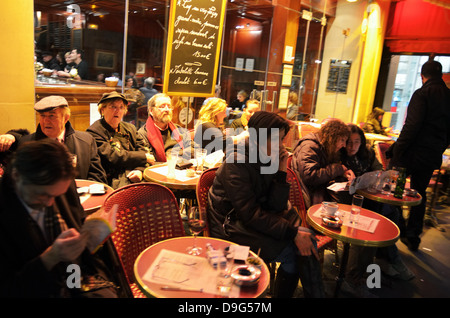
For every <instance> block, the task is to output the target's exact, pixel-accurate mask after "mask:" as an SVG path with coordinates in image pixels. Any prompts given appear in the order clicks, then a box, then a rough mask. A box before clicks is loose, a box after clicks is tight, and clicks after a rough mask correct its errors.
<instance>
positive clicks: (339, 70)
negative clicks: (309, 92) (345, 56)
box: [327, 59, 352, 94]
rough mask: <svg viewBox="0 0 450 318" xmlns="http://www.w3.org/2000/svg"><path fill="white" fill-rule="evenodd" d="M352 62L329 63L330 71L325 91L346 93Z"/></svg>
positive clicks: (332, 61) (337, 61)
mask: <svg viewBox="0 0 450 318" xmlns="http://www.w3.org/2000/svg"><path fill="white" fill-rule="evenodd" d="M351 65H352V62H351V61H349V60H334V59H332V60H331V61H330V70H329V71H328V80H327V91H331V92H337V93H344V94H345V93H347V86H348V78H349V76H350V67H351Z"/></svg>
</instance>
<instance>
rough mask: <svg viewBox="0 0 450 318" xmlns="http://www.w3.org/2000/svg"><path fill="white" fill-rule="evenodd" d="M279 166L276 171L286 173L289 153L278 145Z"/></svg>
mask: <svg viewBox="0 0 450 318" xmlns="http://www.w3.org/2000/svg"><path fill="white" fill-rule="evenodd" d="M279 151H280V166H279V168H278V170H280V171H284V172H286V171H287V161H288V158H289V152H288V151H287V150H286V148H285V147H284V145H283V144H281V143H280V150H279Z"/></svg>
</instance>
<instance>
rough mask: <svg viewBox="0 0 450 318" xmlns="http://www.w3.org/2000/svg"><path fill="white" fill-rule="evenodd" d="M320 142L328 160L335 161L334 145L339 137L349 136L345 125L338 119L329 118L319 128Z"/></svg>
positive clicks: (336, 157) (336, 156)
mask: <svg viewBox="0 0 450 318" xmlns="http://www.w3.org/2000/svg"><path fill="white" fill-rule="evenodd" d="M319 136H320V140H321V141H320V142H321V143H322V145H323V146H324V147H325V149H326V152H327V155H328V159H329V160H330V162H335V161H336V160H337V159H338V157H339V156H338V155H337V154H336V151H335V145H336V143H337V141H338V139H339V138H341V137H345V138H348V136H350V131H349V130H348V127H347V125H346V124H345V123H344V122H343V121H342V120H340V119H337V118H333V119H329V120H328V121H327V122H326V123H325V124H324V125H322V127H320V130H319Z"/></svg>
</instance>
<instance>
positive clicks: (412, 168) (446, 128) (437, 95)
mask: <svg viewBox="0 0 450 318" xmlns="http://www.w3.org/2000/svg"><path fill="white" fill-rule="evenodd" d="M421 76H422V83H423V85H422V87H421V88H419V89H418V90H416V91H415V92H414V94H413V96H412V97H411V101H410V103H409V106H408V112H407V115H406V120H405V124H404V125H403V128H402V131H401V133H400V136H399V137H398V140H397V142H396V143H395V144H394V145H393V147H391V149H390V150H391V151H388V154H390V153H391V154H392V155H393V157H392V159H391V161H390V165H391V166H396V167H405V168H406V169H407V174H408V175H410V176H411V188H413V189H416V190H417V191H418V192H419V194H420V195H421V196H422V202H421V204H420V205H418V206H415V207H412V208H411V211H410V215H409V219H408V223H407V225H406V227H405V228H403V229H401V230H402V231H401V236H402V238H401V240H402V242H404V243H405V244H406V245H407V246H408V248H409V249H411V250H413V251H414V250H417V249H418V247H419V244H420V238H419V235H420V234H421V233H422V228H423V219H424V215H425V206H426V201H427V200H426V188H427V186H428V184H429V182H430V179H431V176H432V174H433V171H434V170H435V169H439V168H440V167H441V164H442V154H443V152H444V151H445V149H446V148H447V147H448V146H449V143H450V124H449V123H450V89H449V88H448V87H447V86H446V85H445V82H444V81H443V80H442V65H441V64H440V63H439V62H437V61H433V60H430V61H428V62H426V63H425V64H424V65H422V69H421Z"/></svg>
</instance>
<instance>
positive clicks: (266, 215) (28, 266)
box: [0, 91, 408, 297]
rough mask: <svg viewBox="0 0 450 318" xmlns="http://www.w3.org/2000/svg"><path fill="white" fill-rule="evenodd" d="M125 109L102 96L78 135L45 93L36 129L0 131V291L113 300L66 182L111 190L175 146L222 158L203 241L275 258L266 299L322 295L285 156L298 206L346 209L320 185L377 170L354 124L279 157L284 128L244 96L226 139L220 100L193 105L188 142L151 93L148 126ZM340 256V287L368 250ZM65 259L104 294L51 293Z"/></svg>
mask: <svg viewBox="0 0 450 318" xmlns="http://www.w3.org/2000/svg"><path fill="white" fill-rule="evenodd" d="M128 104H129V101H128V100H127V98H126V97H125V96H124V95H123V94H120V93H118V92H116V91H113V92H110V93H105V94H104V95H103V96H102V98H101V99H100V101H99V102H98V111H99V113H100V115H101V119H99V120H97V121H96V122H94V123H93V124H92V125H91V126H90V127H89V128H88V129H87V131H86V132H82V131H76V130H74V129H73V127H72V126H71V124H70V121H69V119H70V108H69V105H68V102H67V100H66V99H65V98H63V97H61V96H49V97H46V98H43V99H41V100H40V101H38V102H37V103H36V105H35V107H34V109H35V110H36V112H37V113H38V114H39V125H38V126H37V130H36V132H34V133H32V134H30V133H29V132H27V131H24V130H11V131H9V132H7V133H6V134H4V135H1V136H0V150H1V153H2V160H5V161H7V165H6V172H5V175H4V177H3V178H2V180H1V193H0V197H1V200H2V201H1V205H0V209H1V213H2V215H3V216H4V217H2V218H0V220H1V223H0V228H1V230H0V253H1V254H2V255H4V257H6V259H7V260H8V261H7V262H2V264H1V265H0V266H1V268H2V269H4V272H5V273H10V274H11V275H10V276H9V277H8V279H7V280H2V282H1V283H0V295H8V296H12V295H14V296H23V297H26V296H40V297H117V296H120V295H118V294H117V290H116V289H115V288H114V286H115V284H117V279H116V278H115V277H114V275H112V274H111V273H109V271H108V270H107V268H108V266H107V264H108V262H109V259H108V255H102V254H98V255H97V254H96V256H92V255H90V254H89V253H86V250H85V247H86V244H85V241H84V240H83V238H82V237H81V236H80V235H79V232H78V230H79V227H80V224H81V223H82V221H83V218H84V212H83V211H82V207H81V205H80V202H79V200H77V194H76V188H74V182H73V179H74V178H81V179H89V180H95V181H98V182H102V183H105V184H108V185H110V186H111V187H112V188H114V189H118V188H120V187H122V186H125V185H127V184H130V183H136V182H141V181H142V180H143V171H144V170H145V168H146V167H148V166H151V165H153V164H157V163H163V162H166V161H167V157H166V154H167V153H168V152H169V151H172V150H173V149H177V150H178V151H179V153H180V155H183V156H186V157H188V158H191V157H192V154H193V153H194V148H196V147H200V148H204V149H207V150H208V153H211V152H213V151H216V150H223V151H224V154H225V156H224V160H223V163H222V164H221V165H220V168H219V169H218V171H217V174H216V178H215V180H214V183H213V185H212V188H211V191H210V194H209V196H210V197H209V199H210V203H211V204H210V205H209V208H208V211H207V213H208V221H209V228H210V233H211V236H213V237H217V238H222V239H226V240H229V241H232V242H235V243H239V244H243V245H247V246H250V247H251V249H252V250H253V251H255V252H257V251H260V256H261V257H262V258H263V259H264V260H265V261H266V262H279V263H280V264H281V265H280V267H279V268H278V270H277V277H276V280H275V288H274V289H275V291H274V297H292V296H293V295H294V291H295V290H296V288H297V286H298V281H299V280H300V281H301V284H302V288H303V292H304V295H305V297H325V293H324V288H323V282H322V277H321V269H320V266H321V265H320V262H319V257H318V251H317V244H316V240H317V239H316V237H315V232H314V231H311V230H310V229H308V228H307V227H305V226H304V222H305V221H306V220H301V219H300V218H299V216H298V214H297V213H296V212H295V211H294V210H293V209H292V206H291V205H290V203H289V201H288V197H289V188H290V185H289V183H287V182H286V171H287V168H288V157H289V156H290V155H291V156H292V161H291V166H290V168H291V169H293V171H294V172H295V173H296V175H297V177H298V180H299V181H300V184H301V189H302V194H303V198H304V201H305V205H306V208H308V207H310V206H311V205H313V204H317V203H321V202H322V201H330V200H334V201H339V202H347V203H348V200H349V199H348V198H337V197H330V194H329V192H327V191H326V187H327V186H328V185H329V184H330V182H333V181H338V180H347V181H351V180H353V179H354V178H355V177H357V176H360V175H361V174H363V173H365V172H367V171H372V170H378V169H381V165H380V164H379V162H378V161H377V160H376V158H375V156H374V154H373V150H372V149H371V148H367V147H366V143H365V138H364V133H363V132H362V130H361V129H360V128H359V127H357V126H355V125H352V124H349V125H347V124H345V123H344V122H342V121H341V120H338V119H331V120H328V121H327V122H326V123H325V124H323V125H322V127H321V128H320V130H319V131H318V132H315V133H310V134H308V135H307V136H304V137H303V138H301V139H300V140H299V141H298V142H297V144H296V145H295V147H294V148H293V153H292V154H289V153H288V151H287V150H286V149H285V147H284V145H283V142H284V138H285V137H286V135H287V134H288V132H289V130H290V129H291V122H289V121H288V120H286V119H284V118H283V117H281V116H279V115H277V114H274V113H270V112H266V111H260V110H259V109H260V106H259V103H258V101H256V100H252V99H250V100H247V101H246V104H244V105H243V110H244V111H243V115H242V117H241V118H239V119H238V120H236V122H233V124H232V125H231V128H232V132H231V133H229V132H228V131H226V130H225V129H222V127H223V120H224V118H225V117H226V107H227V103H226V102H225V101H224V100H223V99H220V98H211V99H209V100H208V101H207V103H205V104H204V105H203V106H202V108H201V109H200V112H199V120H198V121H197V123H196V125H195V133H194V138H193V140H191V135H190V132H189V131H187V130H186V129H184V128H182V127H180V126H179V125H177V124H175V123H174V122H173V121H172V118H173V113H172V101H171V98H170V97H169V96H168V95H166V94H163V93H157V94H155V95H153V96H152V97H151V98H150V99H149V100H148V103H147V105H148V108H147V111H148V119H147V121H146V123H145V125H143V126H142V127H140V128H139V129H137V128H136V126H135V125H133V124H131V123H128V122H125V121H123V117H124V115H125V114H126V113H127V107H128ZM27 141H32V142H31V143H27ZM63 145H65V146H63ZM252 153H253V154H255V153H256V154H257V155H256V158H257V160H256V161H254V160H251V159H253V158H254V157H252ZM12 209H14V213H12V212H13V211H12ZM378 210H379V211H382V208H380V209H378ZM34 211H36V213H37V214H36V216H35V214H34ZM49 211H50V212H49ZM396 212H397V211H396ZM45 213H47V214H49V215H50V217H51V219H53V221H52V222H53V223H52V224H53V225H54V228H57V230H55V231H54V233H53V235H52V236H51V237H50V236H47V235H46V232H45V230H44V223H45V222H47V221H45V222H44V221H41V220H44V216H42V218H41V216H40V215H41V214H42V215H43V214H45ZM380 213H381V212H380ZM50 217H49V216H45V220H47V218H50ZM56 224H57V226H56ZM16 229H20V231H16ZM18 251H23V252H20V253H19V252H18ZM387 254H388V255H394V257H393V258H391V259H388V262H390V264H392V266H394V267H395V268H396V269H397V270H398V271H399V272H400V271H403V272H406V273H407V269H406V268H404V266H403V267H402V266H401V265H402V263H401V260H399V256H398V254H396V253H395V251H393V252H391V253H387ZM350 255H351V257H350V264H349V269H348V272H349V284H350V285H352V286H353V287H354V288H358V287H360V286H361V284H360V281H361V280H362V274H363V268H365V267H364V265H365V264H367V262H369V260H370V259H371V258H373V257H374V255H375V249H369V248H365V249H363V248H361V249H357V248H356V247H355V248H352V250H351V253H350ZM86 258H87V260H86ZM74 260H76V261H77V262H78V264H80V265H81V266H86V268H89V271H88V272H89V273H91V274H92V275H94V274H95V275H97V274H98V275H100V276H96V277H101V278H102V279H103V280H104V281H106V282H109V283H110V285H108V286H111V287H110V288H107V289H106V291H104V292H102V293H84V292H81V291H79V290H77V291H67V290H65V289H64V288H61V285H63V283H62V282H63V281H64V277H63V276H64V275H61V268H62V267H63V265H64V264H66V263H67V262H72V261H74ZM405 275H406V276H407V277H408V275H407V274H405ZM44 282H46V283H44ZM41 283H42V284H41ZM37 286H45V288H43V287H37Z"/></svg>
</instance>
